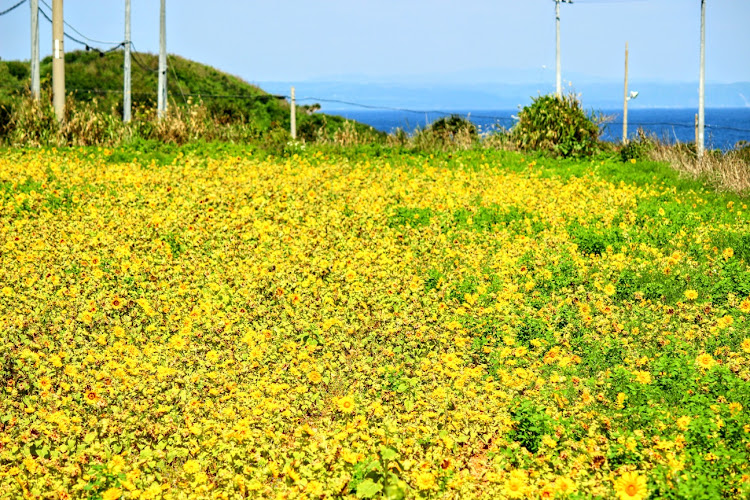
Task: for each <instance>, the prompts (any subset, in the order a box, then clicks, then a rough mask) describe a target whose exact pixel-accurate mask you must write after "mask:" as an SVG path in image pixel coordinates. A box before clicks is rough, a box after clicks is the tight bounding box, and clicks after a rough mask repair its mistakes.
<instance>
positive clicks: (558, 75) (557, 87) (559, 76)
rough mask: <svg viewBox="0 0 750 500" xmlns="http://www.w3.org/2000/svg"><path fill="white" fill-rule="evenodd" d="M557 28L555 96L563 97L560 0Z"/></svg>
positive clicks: (556, 14)
mask: <svg viewBox="0 0 750 500" xmlns="http://www.w3.org/2000/svg"><path fill="white" fill-rule="evenodd" d="M555 28H556V36H555V38H556V41H557V43H556V45H555V48H556V50H555V68H556V71H555V94H556V95H557V97H562V74H561V71H560V0H555Z"/></svg>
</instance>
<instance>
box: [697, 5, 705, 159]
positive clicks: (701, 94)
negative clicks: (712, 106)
mask: <svg viewBox="0 0 750 500" xmlns="http://www.w3.org/2000/svg"><path fill="white" fill-rule="evenodd" d="M705 104H706V0H701V69H700V79H699V83H698V144H696V148H697V151H698V158H701V157H702V156H703V152H704V143H705V134H704V130H705V126H706V116H705V113H704V107H705Z"/></svg>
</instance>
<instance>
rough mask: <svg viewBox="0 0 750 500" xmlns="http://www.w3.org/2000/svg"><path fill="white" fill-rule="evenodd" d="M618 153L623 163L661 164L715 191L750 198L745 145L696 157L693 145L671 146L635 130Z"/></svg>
mask: <svg viewBox="0 0 750 500" xmlns="http://www.w3.org/2000/svg"><path fill="white" fill-rule="evenodd" d="M619 152H620V156H621V157H622V160H623V161H628V160H652V161H659V162H664V163H667V164H669V165H670V166H671V167H672V168H674V169H675V170H677V171H678V172H680V173H681V174H683V175H684V176H686V177H689V178H692V179H700V180H702V181H704V182H706V183H707V184H709V185H712V186H713V187H714V188H716V189H717V190H720V191H731V192H734V193H738V194H744V195H750V143H747V142H744V141H742V142H740V143H738V144H737V145H736V146H735V147H734V148H733V149H731V150H729V151H726V152H722V151H720V150H707V151H705V153H704V154H703V156H702V157H698V153H697V149H696V146H695V143H693V142H690V143H679V142H678V143H675V144H670V143H669V142H667V141H663V140H659V139H658V138H657V137H656V136H655V135H654V134H647V133H646V132H645V131H644V130H643V129H638V132H637V133H636V137H635V138H634V139H633V140H631V141H628V142H627V143H626V144H622V145H620V148H619Z"/></svg>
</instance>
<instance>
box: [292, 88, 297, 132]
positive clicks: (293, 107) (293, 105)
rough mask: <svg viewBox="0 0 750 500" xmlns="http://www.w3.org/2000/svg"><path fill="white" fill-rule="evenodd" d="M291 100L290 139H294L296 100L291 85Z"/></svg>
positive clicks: (295, 130)
mask: <svg viewBox="0 0 750 500" xmlns="http://www.w3.org/2000/svg"><path fill="white" fill-rule="evenodd" d="M291 101H292V103H291V104H292V105H291V108H292V110H291V113H292V116H291V122H292V124H291V133H292V139H294V140H296V139H297V101H296V100H295V98H294V87H292V99H291Z"/></svg>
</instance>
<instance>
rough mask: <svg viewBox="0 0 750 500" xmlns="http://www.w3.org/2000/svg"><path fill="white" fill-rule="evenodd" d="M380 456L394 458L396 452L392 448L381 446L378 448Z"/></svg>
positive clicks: (395, 457)
mask: <svg viewBox="0 0 750 500" xmlns="http://www.w3.org/2000/svg"><path fill="white" fill-rule="evenodd" d="M380 456H381V457H383V460H396V459H397V458H398V453H397V452H396V450H394V449H393V448H386V447H383V448H381V449H380Z"/></svg>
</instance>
